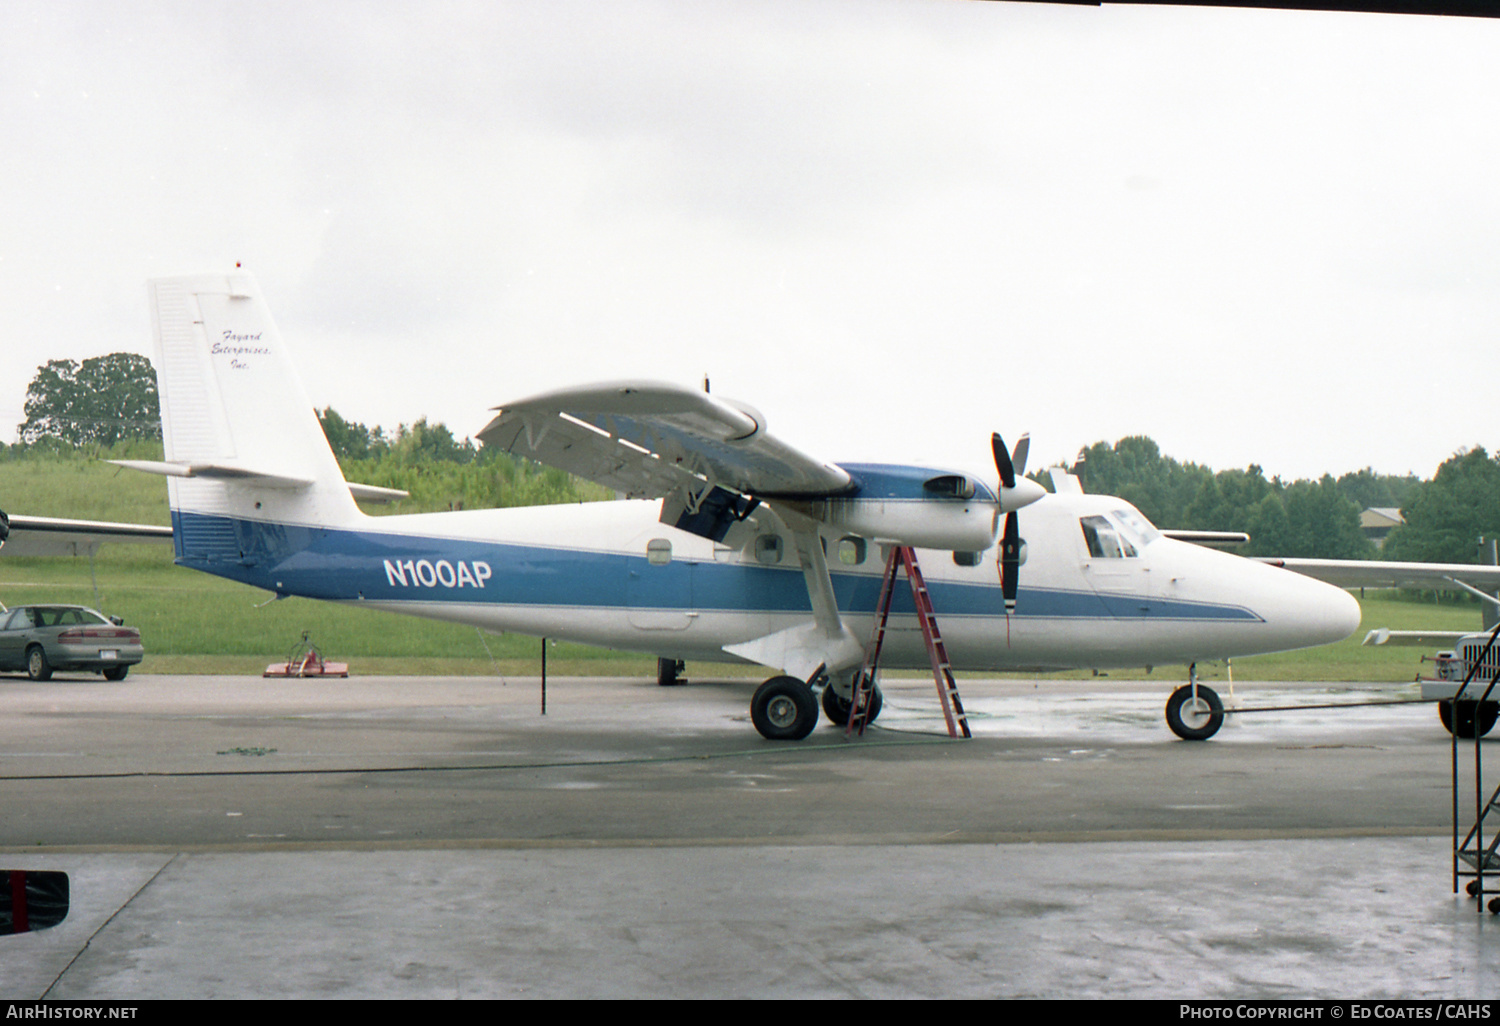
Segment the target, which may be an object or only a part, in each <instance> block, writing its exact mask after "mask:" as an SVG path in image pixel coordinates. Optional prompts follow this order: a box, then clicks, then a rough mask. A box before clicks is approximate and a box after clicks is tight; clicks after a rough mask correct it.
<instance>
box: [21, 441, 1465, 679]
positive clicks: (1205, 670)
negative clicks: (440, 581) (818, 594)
mask: <svg viewBox="0 0 1500 1026" xmlns="http://www.w3.org/2000/svg"><path fill="white" fill-rule="evenodd" d="M114 455H119V454H114ZM0 508H5V509H6V510H8V511H10V512H16V513H30V514H34V515H39V516H59V517H73V518H78V519H87V520H119V521H128V522H135V523H154V524H165V523H168V522H169V517H168V515H167V506H166V485H165V483H164V482H163V481H162V480H161V479H160V478H157V477H151V476H149V475H145V474H136V473H130V472H127V471H121V470H120V469H119V468H116V467H113V466H110V465H108V464H105V463H101V462H98V461H89V460H83V459H77V460H67V461H45V462H44V461H33V460H15V461H0ZM269 597H270V596H269V595H268V594H267V593H266V592H263V591H260V590H258V589H255V588H250V587H247V586H245V585H241V584H235V583H233V582H231V581H225V580H222V579H220V578H216V577H210V576H208V575H206V574H201V573H197V572H195V571H191V570H184V569H182V568H181V567H177V566H173V565H172V561H171V550H170V547H169V546H165V545H106V546H104V547H103V548H102V549H101V550H100V552H99V555H98V556H97V557H96V559H95V561H94V566H93V573H92V575H91V572H90V564H89V561H88V560H87V559H85V558H59V559H23V558H17V557H6V556H4V555H0V602H4V603H5V604H7V605H18V604H22V603H26V602H37V601H48V602H69V603H78V604H81V605H88V606H95V607H96V608H99V609H101V610H102V611H103V612H106V613H111V614H114V615H118V616H122V617H124V618H125V621H126V622H127V623H129V624H131V625H133V626H136V627H139V628H140V629H141V633H142V636H143V638H144V640H145V644H146V651H147V656H146V661H145V663H143V664H142V667H141V669H142V670H143V671H144V672H149V673H226V674H240V673H259V672H260V671H261V670H263V669H265V666H266V664H267V663H269V662H272V661H274V660H276V659H284V658H286V656H287V655H288V654H289V652H290V651H291V650H292V649H293V648H294V647H295V646H296V644H297V642H298V641H299V639H300V638H301V634H302V632H303V631H304V630H305V631H308V632H309V634H310V635H311V636H312V639H313V641H314V642H316V643H317V644H318V646H319V647H320V648H321V649H322V650H323V652H324V653H325V655H326V656H327V657H328V658H330V659H336V660H338V661H341V662H348V663H350V664H351V669H352V670H353V671H354V672H356V673H362V674H364V673H417V674H464V675H495V674H499V675H522V674H535V673H536V672H538V668H539V665H540V659H541V643H540V641H539V640H538V639H536V638H530V637H521V636H517V635H506V636H495V635H485V634H481V633H480V632H479V631H478V630H476V629H474V628H472V627H459V626H455V625H453V624H443V623H436V622H432V621H427V620H419V619H416V618H413V617H398V616H395V615H392V614H387V613H381V612H375V611H371V610H365V609H353V608H349V607H345V606H338V605H333V604H331V603H326V602H314V601H311V600H309V599H297V598H293V599H285V600H283V601H280V602H271V603H269V604H265V603H266V600H267V599H268V598H269ZM1360 605H1361V606H1362V607H1363V609H1364V618H1363V621H1362V622H1361V624H1360V629H1359V630H1358V631H1356V632H1355V633H1354V634H1353V635H1352V636H1351V637H1350V638H1348V639H1347V640H1345V641H1342V642H1340V643H1338V644H1336V645H1328V646H1325V647H1323V648H1317V649H1307V650H1304V651H1301V652H1289V653H1284V654H1280V655H1271V656H1257V657H1254V658H1248V659H1241V660H1236V661H1235V663H1234V665H1233V673H1234V676H1235V677H1236V678H1238V679H1242V680H1329V681H1390V682H1397V681H1409V680H1411V679H1412V678H1413V677H1414V676H1416V673H1417V670H1418V668H1419V665H1420V663H1419V660H1420V657H1421V655H1422V651H1421V650H1418V649H1413V648H1401V647H1395V646H1384V647H1380V648H1374V647H1365V646H1362V645H1361V644H1360V641H1361V639H1363V637H1364V635H1365V632H1366V631H1368V630H1370V629H1372V628H1375V627H1389V628H1392V629H1406V630H1416V629H1428V630H1463V631H1472V630H1478V629H1479V609H1478V606H1477V605H1476V604H1475V603H1474V602H1473V601H1472V600H1469V599H1465V598H1457V599H1446V600H1445V601H1444V602H1443V603H1442V604H1438V603H1435V602H1434V601H1432V599H1431V598H1428V599H1426V600H1425V601H1424V600H1417V599H1412V598H1407V597H1403V596H1401V595H1399V594H1397V593H1394V592H1378V593H1377V592H1372V593H1370V594H1369V595H1368V596H1366V597H1364V598H1362V599H1361V602H1360ZM939 616H940V617H941V610H939ZM547 665H548V671H549V672H553V673H558V674H577V675H610V676H617V675H618V676H648V675H654V674H655V672H656V667H655V660H654V659H652V658H650V657H648V656H640V655H632V654H625V653H617V652H608V651H605V650H602V649H595V648H590V647H587V646H583V645H571V644H564V643H560V644H556V645H549V647H548V653H547ZM688 669H689V673H694V672H696V673H698V674H700V675H702V674H704V673H707V672H712V674H713V675H715V676H718V675H720V674H723V675H734V676H741V675H743V676H749V677H756V676H760V675H762V674H763V673H764V671H762V670H759V669H756V668H754V667H742V668H735V667H730V666H715V667H713V668H712V670H711V671H709V670H707V669H706V668H699V669H697V670H696V671H695V670H694V668H693V667H689V668H688ZM1199 670H1200V672H1201V673H1202V674H1203V676H1204V677H1205V678H1207V679H1210V680H1212V679H1215V678H1223V677H1225V676H1227V675H1228V673H1229V670H1228V668H1226V667H1224V666H1223V665H1211V666H1200V667H1199ZM1083 672H1084V673H1085V674H1087V672H1088V671H1086V670H1085V671H1083ZM1108 672H1109V675H1110V676H1111V677H1112V678H1116V679H1121V678H1123V679H1132V678H1141V677H1146V676H1148V675H1147V674H1146V673H1145V671H1144V670H1143V669H1137V670H1123V671H1122V670H1111V671H1108ZM1077 675H1078V671H1073V672H1072V673H1071V674H1065V676H1077ZM1149 676H1150V677H1152V678H1156V679H1163V680H1171V679H1178V678H1182V677H1184V676H1185V673H1184V669H1183V667H1180V666H1161V667H1157V668H1155V669H1154V670H1153V672H1152V673H1151V674H1150V675H1149Z"/></svg>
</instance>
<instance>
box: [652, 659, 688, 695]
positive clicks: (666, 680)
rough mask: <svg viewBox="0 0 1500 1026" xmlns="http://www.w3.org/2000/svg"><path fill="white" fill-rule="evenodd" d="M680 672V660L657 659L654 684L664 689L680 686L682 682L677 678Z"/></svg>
mask: <svg viewBox="0 0 1500 1026" xmlns="http://www.w3.org/2000/svg"><path fill="white" fill-rule="evenodd" d="M681 672H682V660H681V659H658V660H657V661H656V683H658V684H660V685H661V686H662V687H664V688H669V687H671V686H672V685H674V684H681V683H682V681H681V679H680V678H679V677H678V676H677V675H678V674H679V673H681Z"/></svg>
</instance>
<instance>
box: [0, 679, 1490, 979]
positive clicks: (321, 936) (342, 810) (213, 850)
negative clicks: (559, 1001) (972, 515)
mask: <svg viewBox="0 0 1500 1026" xmlns="http://www.w3.org/2000/svg"><path fill="white" fill-rule="evenodd" d="M689 669H690V671H691V670H692V669H694V668H692V667H690V668H689ZM1175 683H1176V682H1166V681H1164V682H1159V683H1158V682H1152V681H1144V682H1111V681H1108V680H1105V679H1096V680H1084V681H1051V680H1048V681H1004V682H999V681H961V682H960V686H961V689H962V692H963V695H964V699H965V703H966V706H967V708H968V710H969V712H970V718H971V722H972V723H973V725H974V730H975V735H976V737H975V739H974V740H972V741H966V742H954V741H951V740H949V739H947V738H946V737H945V736H942V719H941V717H940V715H938V709H937V702H936V698H935V696H934V692H933V688H932V684H931V682H930V680H929V681H925V682H924V681H922V680H920V679H912V680H898V681H890V682H887V684H886V688H885V690H886V703H885V711H884V712H883V713H882V716H881V720H880V723H879V725H878V726H877V727H876V728H873V729H872V730H871V731H870V732H869V733H868V734H867V735H866V737H865V738H864V739H862V740H857V741H852V742H851V741H846V740H845V739H844V738H843V736H842V734H841V732H839V731H838V730H836V729H835V728H832V727H829V726H824V727H820V728H819V730H818V731H817V732H815V733H814V735H813V736H812V737H811V738H809V739H808V740H807V741H805V742H801V743H796V744H772V743H769V742H765V741H763V740H761V739H760V738H759V737H758V735H756V734H755V733H754V730H753V728H752V727H751V726H750V724H749V716H748V711H747V708H746V707H747V703H748V699H749V695H750V692H751V691H752V690H753V686H754V685H753V682H732V683H694V684H689V685H687V686H684V687H678V688H659V687H657V686H656V685H655V683H654V682H645V681H639V680H579V679H571V678H570V679H563V680H558V679H553V680H551V681H549V685H548V694H547V713H546V715H545V716H543V715H541V714H540V711H539V705H540V702H539V699H540V696H539V690H538V686H537V682H536V680H534V679H532V680H524V679H510V680H507V681H505V682H504V683H501V682H499V681H496V680H482V679H473V678H463V679H459V678H453V679H433V678H364V679H360V678H351V679H350V680H347V681H343V680H340V681H263V680H261V679H259V678H251V679H233V678H214V677H151V676H140V677H134V676H133V677H131V678H129V679H127V680H126V681H125V682H124V683H122V684H107V683H105V682H103V681H100V680H98V679H97V678H86V677H78V678H75V679H59V680H56V681H53V682H50V683H48V684H34V683H31V682H29V681H25V680H23V679H16V678H4V679H0V698H3V701H4V708H5V709H6V710H7V711H6V712H5V714H4V715H0V853H3V854H0V860H3V863H4V868H27V869H44V868H45V869H61V870H64V871H67V872H68V873H69V874H70V875H71V878H72V893H73V900H74V905H73V909H72V912H71V913H70V915H69V917H68V919H67V920H66V921H65V922H64V923H63V924H62V925H61V926H59V927H57V928H55V929H53V930H50V931H46V932H42V933H37V934H31V935H23V936H17V937H10V938H3V939H0V998H12V999H32V998H39V997H43V996H46V997H49V998H57V999H69V1000H84V999H120V1000H131V999H149V998H170V997H278V996H285V997H322V996H327V997H426V998H433V997H505V996H517V997H539V996H545V997H765V996H784V997H801V996H853V997H1027V996H1038V997H1149V998H1172V999H1181V998H1211V997H1222V998H1256V997H1262V998H1280V997H1347V998H1358V997H1389V998H1420V997H1439V998H1481V997H1490V996H1494V995H1495V994H1497V993H1500V987H1497V983H1500V980H1497V977H1500V968H1497V966H1500V959H1497V957H1496V956H1497V955H1500V947H1497V945H1500V919H1495V918H1492V917H1491V916H1489V915H1488V914H1477V913H1476V907H1475V903H1474V902H1473V901H1472V900H1470V899H1467V898H1462V897H1456V896H1455V895H1454V894H1453V888H1452V875H1451V854H1450V852H1451V847H1452V841H1451V791H1450V779H1451V778H1450V758H1451V749H1450V746H1449V743H1448V738H1447V735H1446V734H1445V733H1444V732H1443V731H1442V728H1441V727H1440V726H1439V724H1438V721H1437V716H1436V714H1435V712H1434V711H1433V709H1432V708H1431V707H1430V706H1422V705H1414V706H1357V705H1351V706H1349V707H1347V708H1342V709H1332V710H1322V709H1318V710H1309V711H1300V712H1291V711H1289V712H1270V713H1247V714H1245V715H1243V716H1241V717H1231V718H1230V721H1229V722H1228V723H1227V724H1226V726H1225V728H1224V730H1223V731H1221V732H1220V735H1219V736H1218V737H1217V738H1215V739H1214V740H1213V741H1210V742H1206V743H1186V742H1180V741H1177V740H1176V739H1175V738H1174V737H1173V736H1172V735H1171V734H1170V733H1169V732H1168V731H1167V729H1166V727H1165V724H1164V723H1163V721H1162V716H1161V710H1162V705H1163V704H1164V702H1165V699H1166V695H1167V693H1168V692H1169V691H1170V690H1171V687H1172V686H1174V685H1175ZM1215 686H1216V687H1220V685H1218V684H1217V683H1216V685H1215ZM1220 690H1221V692H1224V693H1226V697H1227V689H1224V688H1222V687H1220ZM1236 692H1237V698H1238V699H1239V700H1240V702H1241V703H1242V704H1243V705H1244V706H1246V707H1247V708H1265V707H1268V706H1282V705H1318V704H1325V703H1358V702H1368V701H1388V700H1399V699H1403V698H1408V697H1414V696H1411V695H1409V693H1408V690H1407V689H1403V688H1400V687H1390V686H1373V685H1372V686H1359V685H1343V684H1339V685H1264V684H1254V683H1243V684H1241V685H1239V686H1238V687H1237V688H1236ZM1485 747H1487V744H1486V746H1485ZM1461 758H1462V759H1463V760H1466V761H1464V763H1463V764H1464V766H1465V775H1466V781H1471V780H1472V751H1471V750H1467V751H1465V752H1464V754H1463V755H1462V757H1461ZM1465 786H1467V787H1471V786H1472V784H1471V783H1466V785H1465ZM1488 786H1493V785H1492V784H1491V785H1488ZM1465 802H1466V805H1472V797H1466V798H1465Z"/></svg>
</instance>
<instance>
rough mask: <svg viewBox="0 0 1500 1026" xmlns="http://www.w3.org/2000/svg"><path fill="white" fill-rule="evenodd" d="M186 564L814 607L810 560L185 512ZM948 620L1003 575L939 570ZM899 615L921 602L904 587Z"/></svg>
mask: <svg viewBox="0 0 1500 1026" xmlns="http://www.w3.org/2000/svg"><path fill="white" fill-rule="evenodd" d="M172 526H173V530H174V534H175V537H176V539H177V562H178V563H179V564H181V565H183V566H187V567H191V568H192V569H195V570H201V571H205V572H207V573H211V574H216V575H218V576H221V577H227V578H230V579H231V580H236V581H240V582H243V583H245V584H249V585H253V586H254V587H257V588H264V589H266V590H268V591H274V592H278V593H281V594H286V595H300V596H305V597H308V598H316V599H327V600H332V601H351V600H357V599H363V600H366V601H372V602H376V601H406V602H410V601H422V602H456V603H457V602H462V603H475V602H482V603H496V604H506V605H539V606H565V607H579V608H627V607H629V608H637V609H696V610H703V611H729V612H737V613H747V614H748V613H810V612H811V603H810V602H809V600H808V595H807V587H806V584H805V583H804V581H803V576H802V572H801V570H800V569H798V568H796V567H795V566H793V567H790V568H788V567H780V568H778V567H767V566H760V565H757V564H753V563H743V562H738V561H736V562H718V561H710V560H704V561H694V560H687V559H682V558H676V559H673V560H672V561H671V562H669V563H667V564H665V565H661V566H654V565H651V564H650V563H648V562H647V560H646V558H645V556H644V555H639V556H638V555H627V554H625V553H619V552H601V551H596V550H584V549H569V548H562V547H557V546H535V545H519V544H514V543H505V542H486V541H478V540H474V539H460V538H437V537H428V536H423V535H411V534H386V533H381V532H378V531H373V530H344V529H330V528H317V527H302V526H297V525H289V524H276V523H262V522H259V521H251V520H245V519H239V518H229V517H219V516H209V515H205V514H196V513H185V512H181V511H176V510H174V511H173V513H172ZM832 577H833V585H834V592H835V595H836V596H837V599H838V605H839V608H840V609H842V610H844V611H845V612H850V613H856V614H857V613H871V612H873V611H874V609H875V605H876V603H877V602H878V601H879V596H880V583H881V578H880V573H879V570H878V568H877V569H872V570H871V571H866V572H863V573H849V572H838V571H835V572H834V573H833V574H832ZM928 587H929V590H930V591H931V594H932V599H933V603H934V606H935V607H936V608H938V609H939V610H941V611H942V613H943V615H944V616H982V617H987V616H1004V615H1005V607H1004V601H1003V598H1002V596H1001V592H1000V588H999V585H998V580H997V582H996V583H995V584H994V585H989V584H982V583H971V582H960V581H940V580H934V579H932V578H931V577H929V580H928ZM1020 600H1021V603H1020V604H1021V608H1022V610H1023V615H1025V616H1027V617H1038V618H1075V619H1076V618H1084V619H1115V620H1120V619H1139V620H1152V621H1158V620H1198V621H1202V620H1215V621H1252V622H1253V621H1258V620H1259V619H1260V617H1259V616H1257V615H1256V614H1255V613H1254V612H1253V611H1251V610H1249V609H1246V608H1244V607H1242V606H1233V605H1223V604H1210V603H1202V602H1183V601H1178V600H1164V599H1155V598H1153V599H1145V598H1142V597H1140V596H1134V595H1129V594H1120V595H1109V594H1107V593H1095V592H1093V591H1091V590H1087V589H1078V590H1073V589H1060V588H1043V587H1027V586H1025V585H1024V584H1023V587H1022V588H1021V592H1020ZM892 610H893V612H895V613H897V614H903V613H904V614H911V613H913V612H914V606H913V604H912V599H911V593H910V590H909V589H908V588H906V587H905V586H904V585H902V584H898V585H897V590H896V593H895V596H894V598H893V602H892Z"/></svg>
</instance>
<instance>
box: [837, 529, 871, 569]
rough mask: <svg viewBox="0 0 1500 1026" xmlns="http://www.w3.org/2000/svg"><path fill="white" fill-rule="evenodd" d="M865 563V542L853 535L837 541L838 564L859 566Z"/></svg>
mask: <svg viewBox="0 0 1500 1026" xmlns="http://www.w3.org/2000/svg"><path fill="white" fill-rule="evenodd" d="M864 561H865V540H864V539H863V538H856V537H854V536H853V535H846V536H844V537H843V538H840V539H839V562H840V563H843V564H844V565H845V566H859V564H861V563H863V562H864Z"/></svg>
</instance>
